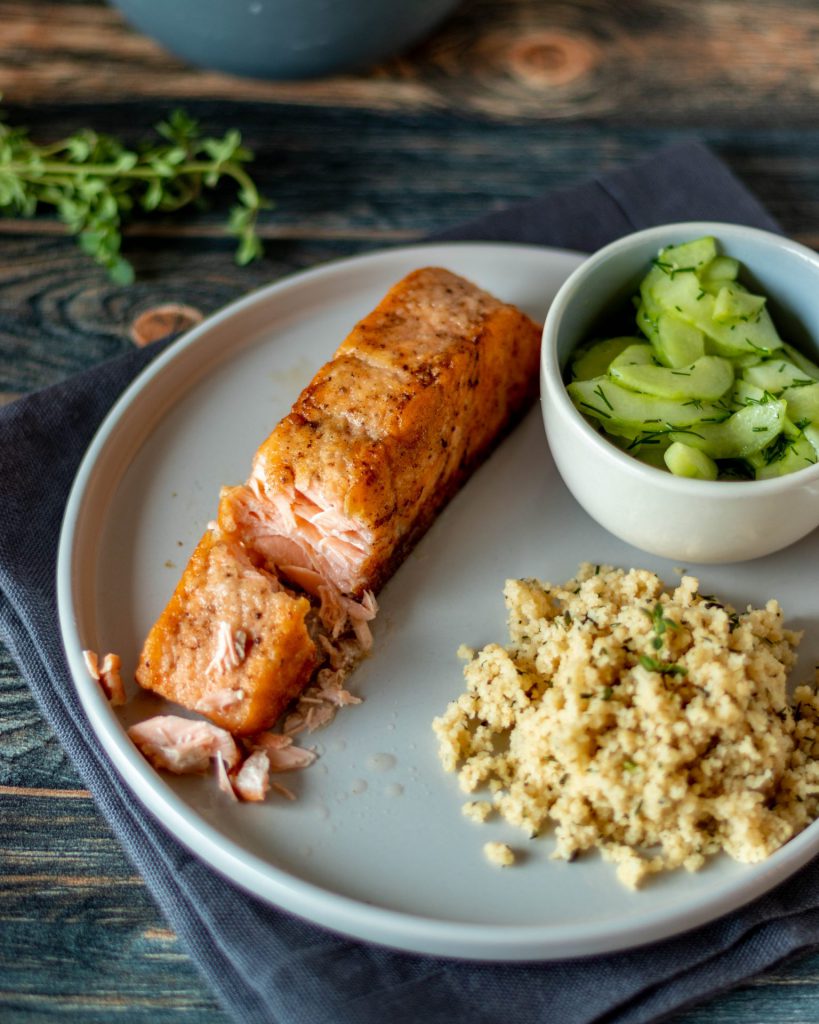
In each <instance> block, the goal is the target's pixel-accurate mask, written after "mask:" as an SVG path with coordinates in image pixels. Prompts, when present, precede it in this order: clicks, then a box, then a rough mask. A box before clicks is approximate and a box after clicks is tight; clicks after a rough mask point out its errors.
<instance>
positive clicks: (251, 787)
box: [233, 750, 270, 802]
mask: <svg viewBox="0 0 819 1024" xmlns="http://www.w3.org/2000/svg"><path fill="white" fill-rule="evenodd" d="M233 788H234V789H235V790H236V792H237V793H238V794H239V796H240V797H241V799H242V800H247V801H253V802H259V801H261V800H264V798H265V797H266V796H267V793H268V790H269V789H270V761H269V759H268V756H267V754H266V753H265V752H264V750H256V751H254V753H252V754H251V755H250V757H248V759H247V760H246V761H245V762H244V764H243V765H242V767H241V768H240V769H239V771H238V772H237V773H236V778H235V779H234V780H233Z"/></svg>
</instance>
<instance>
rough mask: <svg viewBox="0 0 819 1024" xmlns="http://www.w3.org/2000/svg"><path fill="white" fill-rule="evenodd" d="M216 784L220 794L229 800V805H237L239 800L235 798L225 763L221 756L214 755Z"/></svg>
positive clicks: (234, 791)
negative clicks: (220, 791)
mask: <svg viewBox="0 0 819 1024" xmlns="http://www.w3.org/2000/svg"><path fill="white" fill-rule="evenodd" d="M214 763H215V765H216V784H217V786H218V787H219V789H221V790H222V792H223V793H224V794H225V795H226V796H228V797H229V798H230V801H231V803H238V801H239V798H238V796H236V790H235V789H234V788H233V783H232V782H231V781H230V775H228V770H227V768H226V767H225V761H224V758H223V757H222V755H221V754H218V753H217V755H216V758H215V762H214Z"/></svg>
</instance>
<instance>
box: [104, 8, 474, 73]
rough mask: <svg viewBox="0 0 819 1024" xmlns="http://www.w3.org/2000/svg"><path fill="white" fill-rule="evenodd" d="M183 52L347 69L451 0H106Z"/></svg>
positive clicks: (376, 56)
mask: <svg viewBox="0 0 819 1024" xmlns="http://www.w3.org/2000/svg"><path fill="white" fill-rule="evenodd" d="M112 2H113V3H114V5H115V6H116V7H118V8H119V9H120V10H121V11H122V13H123V14H124V15H125V17H126V18H127V19H128V21H129V22H130V23H131V24H132V25H133V26H134V27H135V28H137V29H139V30H140V31H141V32H144V33H145V34H146V35H148V36H151V37H153V38H154V39H156V40H157V41H158V42H160V43H161V44H162V45H163V46H165V47H167V49H169V50H170V51H171V52H173V53H175V54H176V55H177V56H179V57H182V58H183V59H184V60H187V61H190V62H191V63H193V64H198V65H200V66H202V67H206V68H212V69H215V70H218V71H227V72H229V73H231V74H235V75H249V76H253V77H256V78H278V79H288V78H311V77H314V76H318V75H328V74H334V73H338V72H343V71H354V70H356V69H361V68H364V67H366V66H368V65H370V64H374V63H377V62H378V61H381V60H384V59H385V58H387V57H389V56H391V55H393V54H395V53H397V52H399V51H400V50H403V49H406V48H407V47H409V46H411V45H412V44H413V43H415V42H418V41H419V40H420V39H422V38H423V37H424V36H425V35H426V34H427V33H428V32H429V31H430V30H431V29H432V28H433V26H434V25H436V24H437V23H438V22H439V21H440V20H441V19H442V18H443V17H445V16H446V15H447V14H448V13H449V11H451V10H452V9H453V8H454V7H455V6H456V5H457V3H458V0H112Z"/></svg>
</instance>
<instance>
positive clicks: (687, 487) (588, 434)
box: [540, 220, 819, 498]
mask: <svg viewBox="0 0 819 1024" xmlns="http://www.w3.org/2000/svg"><path fill="white" fill-rule="evenodd" d="M674 231H685V232H686V233H692V232H698V234H696V235H694V237H700V236H701V235H713V236H714V237H715V238H716V239H717V241H718V242H719V241H721V238H720V235H723V236H728V235H730V236H731V240H740V239H742V238H752V239H755V240H757V241H760V242H762V243H763V244H768V245H772V246H773V247H775V248H776V249H779V250H784V251H786V252H789V253H791V254H792V255H793V256H795V257H797V258H800V259H803V260H804V261H805V262H806V263H809V264H810V265H811V266H812V267H813V268H814V269H815V270H816V273H817V288H819V253H817V252H815V251H814V250H813V249H810V248H808V246H806V245H802V244H801V243H800V242H795V241H793V240H792V239H790V238H788V237H787V236H785V235H780V234H777V233H775V232H773V231H766V230H764V229H762V228H754V227H748V226H746V225H743V224H732V223H730V222H728V221H710V220H709V221H706V220H703V221H699V220H696V221H675V222H671V223H668V224H658V225H655V226H653V227H649V228H642V229H640V230H639V231H633V232H629V234H627V235H623V236H621V237H620V238H618V239H615V240H614V241H613V242H609V243H608V244H607V245H604V246H603V247H602V248H600V249H598V250H596V251H595V252H594V253H592V255H591V256H589V258H588V259H587V260H585V261H584V262H583V263H581V264H580V266H579V267H577V269H576V270H574V271H572V273H571V274H570V275H569V276H568V278H566V280H565V281H564V282H563V284H562V285H561V287H560V288H559V289H558V292H557V294H556V295H555V297H554V299H553V300H552V303H551V305H550V306H549V310H548V313H547V314H546V320H545V322H544V324H543V332H542V336H541V353H540V376H541V395H540V399H541V404H542V405H544V406H545V404H546V402H547V394H546V392H547V391H548V392H549V394H548V401H549V402H550V403H552V404H554V405H555V407H556V409H557V411H558V412H559V413H560V414H562V416H563V418H564V419H566V420H567V423H568V425H569V426H570V427H571V428H572V429H573V430H574V431H575V432H576V433H579V434H580V436H581V437H583V438H584V439H585V440H586V442H587V443H590V444H591V445H593V446H594V447H596V448H597V450H598V451H599V452H600V454H601V456H602V457H604V458H606V459H607V460H608V461H609V462H611V463H612V464H613V465H614V466H616V467H617V468H619V469H620V470H621V471H623V472H625V473H627V474H628V475H630V476H633V477H634V478H635V479H636V480H640V481H643V482H644V483H649V484H653V485H655V486H656V485H664V486H665V487H666V488H669V489H674V490H677V491H679V492H680V494H681V495H690V496H691V497H692V498H695V497H696V498H703V497H705V496H710V497H720V496H721V497H728V496H731V497H735V498H741V497H742V496H745V495H750V494H754V495H757V496H759V497H762V496H764V495H776V494H777V493H779V492H781V491H790V490H798V489H801V487H802V486H804V485H806V484H809V483H811V482H814V481H819V460H817V462H816V464H814V465H813V466H808V467H806V468H805V469H800V470H797V471H796V472H794V473H786V474H784V475H782V476H778V477H771V478H770V479H768V480H698V479H695V478H691V477H682V476H675V475H674V474H673V473H670V472H668V471H666V470H663V469H658V468H657V467H655V466H649V465H648V464H646V463H644V462H641V461H640V460H639V459H637V458H635V457H634V456H633V455H628V454H626V453H625V452H623V451H621V450H620V449H619V448H618V447H617V446H616V445H615V444H613V443H612V442H611V441H609V440H608V439H607V438H605V437H604V436H603V435H602V434H600V433H599V432H598V431H597V430H595V429H594V427H592V425H591V424H590V423H589V422H588V420H586V418H585V417H584V416H583V415H582V413H580V412H579V411H578V409H577V408H576V407H575V405H574V403H573V402H572V400H571V399H570V398H569V393H568V391H567V390H566V385H565V384H564V382H563V373H562V369H561V366H560V362H559V360H558V354H557V328H558V325H559V322H560V318H561V317H562V316H563V314H564V312H565V309H566V307H567V306H568V304H569V303H570V302H571V301H572V300H573V299H574V298H575V297H576V296H577V294H578V293H579V292H580V291H581V289H582V287H583V285H584V284H585V283H586V280H587V279H588V277H589V276H590V275H591V274H593V273H594V272H595V270H596V269H597V268H598V267H599V266H600V265H601V264H602V263H604V262H606V261H607V260H608V259H610V258H611V257H612V256H616V255H619V254H620V253H621V252H623V251H628V250H629V249H632V248H635V247H636V246H639V245H641V244H643V243H644V242H648V241H652V240H655V239H656V240H658V241H659V240H663V241H665V244H666V245H668V244H671V242H670V241H669V240H668V235H669V234H672V233H673V232H674ZM726 240H727V239H726ZM816 344H817V347H819V338H817V339H816Z"/></svg>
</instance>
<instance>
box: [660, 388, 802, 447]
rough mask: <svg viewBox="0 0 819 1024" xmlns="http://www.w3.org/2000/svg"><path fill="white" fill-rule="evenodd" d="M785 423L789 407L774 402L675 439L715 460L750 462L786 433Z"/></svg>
mask: <svg viewBox="0 0 819 1024" xmlns="http://www.w3.org/2000/svg"><path fill="white" fill-rule="evenodd" d="M784 420H785V403H784V402H783V401H781V400H774V401H771V402H767V403H766V404H765V405H747V406H745V408H744V409H740V410H739V412H735V413H734V415H733V416H730V417H729V418H728V419H727V420H724V421H723V422H722V423H699V424H697V425H696V426H694V427H693V428H692V429H691V431H690V433H687V435H686V436H683V435H680V436H679V437H677V436H675V435H674V434H672V435H671V436H672V438H673V440H675V441H684V442H685V443H686V444H689V445H691V446H692V447H693V448H699V449H700V451H703V452H705V453H706V455H710V456H711V458H712V459H747V458H748V456H749V455H753V454H754V452H759V451H762V449H763V448H765V447H766V446H767V445H769V444H770V443H771V442H772V441H773V440H774V439H775V438H776V436H777V434H780V433H781V432H782V425H783V423H784Z"/></svg>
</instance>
